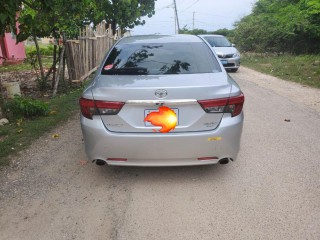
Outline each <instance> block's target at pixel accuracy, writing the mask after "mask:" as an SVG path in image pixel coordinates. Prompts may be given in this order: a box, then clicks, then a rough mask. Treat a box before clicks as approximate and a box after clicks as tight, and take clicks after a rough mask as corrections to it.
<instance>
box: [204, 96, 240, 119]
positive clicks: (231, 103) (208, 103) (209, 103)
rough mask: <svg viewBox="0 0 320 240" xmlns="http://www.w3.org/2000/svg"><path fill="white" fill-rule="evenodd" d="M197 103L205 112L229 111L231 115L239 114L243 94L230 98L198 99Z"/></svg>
mask: <svg viewBox="0 0 320 240" xmlns="http://www.w3.org/2000/svg"><path fill="white" fill-rule="evenodd" d="M198 103H199V104H200V105H201V107H202V108H203V110H204V111H205V112H207V113H231V116H232V117H235V116H237V115H239V114H240V113H241V111H242V107H243V103H244V95H243V93H241V94H240V95H239V96H236V97H230V98H219V99H210V100H200V101H198Z"/></svg>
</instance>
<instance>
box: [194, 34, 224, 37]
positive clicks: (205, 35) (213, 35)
mask: <svg viewBox="0 0 320 240" xmlns="http://www.w3.org/2000/svg"><path fill="white" fill-rule="evenodd" d="M198 36H199V37H225V36H223V35H217V34H200V35H198Z"/></svg>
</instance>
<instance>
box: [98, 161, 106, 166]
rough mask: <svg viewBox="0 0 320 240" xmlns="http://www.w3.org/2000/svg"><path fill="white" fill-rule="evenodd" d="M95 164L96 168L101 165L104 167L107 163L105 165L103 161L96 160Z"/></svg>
mask: <svg viewBox="0 0 320 240" xmlns="http://www.w3.org/2000/svg"><path fill="white" fill-rule="evenodd" d="M96 164H97V165H98V166H103V165H106V164H107V163H106V161H104V160H101V159H97V160H96Z"/></svg>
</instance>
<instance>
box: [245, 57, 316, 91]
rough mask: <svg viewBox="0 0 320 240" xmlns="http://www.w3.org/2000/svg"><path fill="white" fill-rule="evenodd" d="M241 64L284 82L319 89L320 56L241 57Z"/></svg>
mask: <svg viewBox="0 0 320 240" xmlns="http://www.w3.org/2000/svg"><path fill="white" fill-rule="evenodd" d="M241 58H242V59H241V63H242V64H243V65H244V66H246V67H249V68H252V69H254V70H257V71H259V72H263V73H266V74H269V75H272V76H275V77H279V78H281V79H284V80H288V81H292V82H297V83H300V84H302V85H306V86H310V87H315V88H320V55H299V56H294V55H287V54H284V55H273V54H252V53H245V54H242V55H241Z"/></svg>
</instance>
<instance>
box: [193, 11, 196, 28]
mask: <svg viewBox="0 0 320 240" xmlns="http://www.w3.org/2000/svg"><path fill="white" fill-rule="evenodd" d="M195 13H196V12H193V17H192V30H194V14H195Z"/></svg>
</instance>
